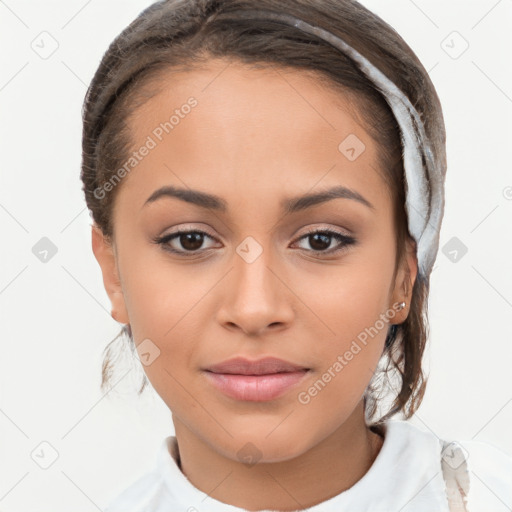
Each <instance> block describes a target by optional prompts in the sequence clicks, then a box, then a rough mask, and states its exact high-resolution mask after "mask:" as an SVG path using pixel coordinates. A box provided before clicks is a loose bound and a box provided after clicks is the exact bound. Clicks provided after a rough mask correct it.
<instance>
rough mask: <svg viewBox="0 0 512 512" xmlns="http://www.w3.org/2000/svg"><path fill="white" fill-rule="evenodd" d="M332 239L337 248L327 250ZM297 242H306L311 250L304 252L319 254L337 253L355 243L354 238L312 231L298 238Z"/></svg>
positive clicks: (330, 231) (329, 231)
mask: <svg viewBox="0 0 512 512" xmlns="http://www.w3.org/2000/svg"><path fill="white" fill-rule="evenodd" d="M333 239H334V240H336V241H337V242H338V247H335V248H334V249H329V247H330V246H331V243H332V241H333ZM299 240H307V242H308V244H309V245H310V247H311V249H307V248H306V249H305V250H307V251H308V252H317V253H319V254H333V253H337V252H340V251H342V250H344V249H346V248H347V247H348V246H349V245H352V244H354V243H355V242H356V240H355V238H353V237H351V236H347V235H344V234H342V233H339V232H337V231H332V230H313V231H310V232H309V233H306V235H304V236H302V237H300V238H299ZM327 249H329V250H327Z"/></svg>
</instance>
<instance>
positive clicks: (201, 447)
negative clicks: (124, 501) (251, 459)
mask: <svg viewBox="0 0 512 512" xmlns="http://www.w3.org/2000/svg"><path fill="white" fill-rule="evenodd" d="M356 412H357V413H358V414H355V413H356ZM362 412H363V409H362V402H361V403H360V404H359V405H358V407H357V411H354V413H353V414H352V415H351V417H350V418H348V420H347V421H346V422H345V423H343V425H341V426H340V427H339V428H338V429H337V430H335V431H334V432H332V433H331V434H330V435H329V436H328V437H326V438H324V439H322V440H321V441H320V442H319V443H318V444H316V445H314V446H312V447H311V448H310V449H309V450H307V451H306V452H304V453H302V454H300V455H299V456H296V457H293V458H290V459H288V460H284V461H280V462H258V463H257V464H255V465H253V466H248V465H245V464H243V463H241V462H240V461H238V460H237V459H236V454H234V458H230V457H226V456H224V455H223V454H220V453H219V452H217V451H216V450H215V449H213V448H212V446H211V445H210V444H208V443H206V442H205V441H204V439H202V438H200V437H198V436H197V435H196V434H195V433H193V432H192V431H191V430H189V429H188V427H187V426H186V425H185V424H183V423H182V422H180V421H179V419H177V418H175V417H174V416H173V422H174V426H175V431H176V438H177V441H178V446H179V453H180V468H181V470H182V472H183V473H184V474H185V476H186V477H187V478H188V479H189V480H190V482H191V483H192V484H193V485H194V486H195V487H196V488H198V489H200V490H201V491H203V492H205V493H207V494H208V495H209V496H210V497H211V498H213V499H216V500H218V501H221V502H224V503H227V504H230V505H233V506H236V507H240V508H244V509H246V510H262V509H271V510H274V509H278V510H283V511H285V510H297V509H303V508H307V507H311V506H313V505H316V504H318V503H321V502H322V501H325V500H327V499H330V498H332V497H333V496H336V495H338V494H340V493H341V492H343V491H345V490H347V489H349V488H350V487H352V486H353V485H354V484H355V483H356V482H357V481H359V480H360V479H361V478H362V477H363V476H364V475H365V474H366V473H367V471H368V470H369V469H370V467H371V465H372V464H373V462H374V460H375V458H376V457H377V455H378V453H379V452H380V449H381V447H382V444H383V438H382V437H381V436H380V435H378V434H376V433H374V432H372V431H371V430H370V429H369V428H368V427H367V426H366V424H365V421H364V413H363V414H361V413H362ZM235 452H236V450H235Z"/></svg>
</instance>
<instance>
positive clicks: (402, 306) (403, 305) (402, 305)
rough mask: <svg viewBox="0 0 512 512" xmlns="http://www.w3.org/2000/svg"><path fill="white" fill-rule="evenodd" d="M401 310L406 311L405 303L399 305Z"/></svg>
mask: <svg viewBox="0 0 512 512" xmlns="http://www.w3.org/2000/svg"><path fill="white" fill-rule="evenodd" d="M398 305H399V307H400V309H401V310H402V309H404V308H405V302H400V304H398Z"/></svg>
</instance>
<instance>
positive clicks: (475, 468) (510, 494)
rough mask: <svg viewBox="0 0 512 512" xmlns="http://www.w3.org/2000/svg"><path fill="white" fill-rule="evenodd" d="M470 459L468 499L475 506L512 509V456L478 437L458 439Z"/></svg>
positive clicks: (475, 508) (494, 509)
mask: <svg viewBox="0 0 512 512" xmlns="http://www.w3.org/2000/svg"><path fill="white" fill-rule="evenodd" d="M457 444H459V445H460V446H461V447H462V448H463V451H464V455H465V458H466V460H467V465H468V470H469V476H470V487H469V496H468V502H469V504H470V505H471V506H472V507H473V508H474V510H476V511H478V510H492V511H496V512H498V511H501V510H503V511H510V510H512V456H511V455H509V454H508V453H506V452H505V451H503V450H502V449H500V448H498V447H497V446H495V445H493V444H491V443H487V442H483V441H475V440H460V441H457Z"/></svg>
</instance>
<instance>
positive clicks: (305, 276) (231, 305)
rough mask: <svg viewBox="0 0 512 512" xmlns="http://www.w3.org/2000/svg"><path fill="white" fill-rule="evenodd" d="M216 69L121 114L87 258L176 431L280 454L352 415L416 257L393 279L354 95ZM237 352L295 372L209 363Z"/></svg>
mask: <svg viewBox="0 0 512 512" xmlns="http://www.w3.org/2000/svg"><path fill="white" fill-rule="evenodd" d="M227 64H228V63H227V61H222V60H219V61H215V60H212V61H210V63H209V65H208V67H207V68H205V69H202V70H195V71H189V72H186V73H179V74H176V73H175V74H169V75H168V76H167V77H166V78H167V81H166V82H164V83H165V84H166V85H165V86H164V87H163V89H162V91H161V92H160V93H159V94H158V95H156V96H153V97H152V98H150V99H149V100H148V101H147V102H146V103H145V104H144V105H143V106H142V107H139V109H138V110H137V111H136V113H135V115H133V116H132V117H131V119H130V127H131V131H132V135H133V140H134V146H133V150H134V151H137V152H138V153H137V156H136V157H135V158H136V160H135V159H134V160H133V161H132V162H131V164H132V165H131V169H130V171H129V172H128V173H127V174H126V176H124V177H123V179H122V181H121V183H120V184H119V185H117V186H118V187H119V190H116V199H115V203H114V209H113V225H114V245H113V246H110V245H109V244H108V243H107V242H106V241H105V240H104V239H103V237H102V235H101V233H100V231H99V230H98V229H95V228H93V248H94V252H95V255H96V257H97V259H98V261H99V263H100V265H101V268H102V271H103V278H104V284H105V287H106V290H107V292H108V294H109V296H110V299H111V301H112V315H113V317H114V318H115V319H116V320H118V321H119V322H122V323H129V324H130V325H131V329H132V333H133V337H134V341H135V343H136V345H137V346H138V349H139V354H141V359H142V360H143V362H144V363H145V364H144V365H143V367H144V371H145V372H146V375H147V377H148V379H149V380H150V382H151V384H152V385H153V387H154V388H155V390H156V391H157V392H158V394H159V395H160V396H161V397H162V399H163V400H164V402H165V403H166V404H167V405H168V407H169V408H170V409H171V411H172V415H173V421H174V424H175V427H176V431H177V432H178V431H185V430H186V431H187V432H188V433H190V434H192V435H194V436H195V437H196V438H197V439H199V440H201V441H202V442H203V443H206V444H207V445H209V446H210V447H212V449H214V450H216V451H217V452H218V453H220V454H222V455H224V456H226V457H229V458H231V459H233V460H236V459H237V458H240V453H243V450H242V452H240V450H241V449H242V448H243V447H245V448H243V449H244V450H257V451H258V457H260V458H261V460H262V461H269V462H270V461H278V460H286V459H290V458H292V457H295V456H298V455H300V454H301V453H304V452H305V451H307V450H308V449H310V448H311V447H313V446H315V445H317V444H319V443H320V442H322V441H323V440H324V439H326V438H327V437H328V436H330V435H331V434H333V433H334V432H335V431H336V430H337V429H339V428H340V427H341V426H342V425H344V424H346V422H347V421H348V420H349V419H350V418H351V417H353V416H354V414H356V411H357V414H361V411H362V409H361V407H360V405H361V400H362V397H363V395H364V392H365V389H366V387H367V386H368V383H369V381H370V379H371V377H372V374H373V372H374V370H375V368H376V366H377V363H378V361H379V358H380V356H381V353H382V351H383V347H384V341H385V338H386V333H387V330H388V328H389V325H390V324H398V323H401V322H403V321H404V320H405V317H406V313H405V310H403V311H397V308H396V304H397V303H399V302H401V301H402V300H406V301H407V303H409V301H408V300H407V299H408V298H407V296H406V295H405V294H404V286H405V281H406V278H407V274H409V279H412V282H414V278H415V276H416V260H415V255H414V253H413V252H412V251H410V252H409V253H408V256H407V259H406V264H405V265H404V266H401V267H400V269H399V271H398V273H397V274H396V275H395V274H394V271H395V261H396V252H395V236H396V234H395V229H394V223H393V209H392V203H391V198H390V195H389V193H388V191H387V189H386V184H385V182H384V181H383V179H382V177H381V175H380V174H379V172H378V163H377V162H378V153H377V151H378V148H377V145H376V143H375V142H374V141H373V140H372V139H371V138H370V137H369V135H368V134H367V133H366V132H365V131H364V129H363V128H362V126H361V125H360V124H358V122H357V121H356V119H355V118H354V117H353V116H352V115H351V112H353V110H352V108H353V105H351V104H350V102H349V100H348V99H346V100H345V99H344V98H341V97H340V93H337V92H334V91H328V90H326V88H325V86H320V85H318V83H317V82H315V80H314V78H312V77H311V75H307V74H305V73H303V72H301V71H284V70H280V71H279V73H278V72H276V71H274V70H268V69H266V70H261V69H260V70H256V69H249V68H247V67H244V66H242V65H239V64H235V63H231V64H230V65H229V66H227ZM226 66H227V67H226ZM191 97H192V98H194V100H190V98H191ZM187 105H190V106H188V107H187ZM173 114H175V116H174V118H173V119H172V120H171V122H170V123H169V119H170V118H171V116H172V115H173ZM166 122H167V123H168V124H167V125H166V124H165V123H166ZM171 123H172V125H171ZM164 127H165V128H164ZM143 147H146V148H147V149H146V150H144V149H140V148H143ZM135 162H136V163H135ZM127 168H128V167H127ZM330 189H336V193H333V194H331V196H330V198H329V196H327V195H323V196H322V195H321V194H322V193H324V192H326V191H327V190H330ZM173 191H174V192H173ZM176 191H178V192H176ZM179 191H181V192H179ZM192 191H197V193H192ZM206 194H207V195H208V196H206ZM319 194H320V195H319ZM305 195H313V196H316V199H315V198H313V199H310V200H308V199H303V200H298V198H300V197H301V196H305ZM209 196H215V197H209ZM178 230H179V231H180V232H184V233H185V234H183V233H181V234H177V233H178ZM408 282H410V281H408ZM411 285H412V283H411V284H410V285H409V287H410V286H411ZM234 357H242V358H245V359H247V360H250V361H255V360H259V359H261V358H264V357H275V358H279V359H281V360H284V361H287V362H289V363H291V364H293V365H297V367H298V368H300V370H298V371H296V372H290V373H288V374H287V375H286V374H281V375H280V376H276V375H275V374H274V375H273V376H271V375H268V376H267V377H266V381H264V379H265V378H263V377H261V376H260V377H254V376H253V377H247V376H245V377H240V376H238V377H235V376H233V375H231V376H226V375H224V376H222V371H221V374H217V375H216V376H213V375H212V372H210V371H207V369H208V368H210V369H211V367H212V366H213V365H216V364H218V363H221V362H223V361H226V360H228V359H232V358H234ZM303 369H306V370H303ZM267 370H268V369H267ZM235 373H236V372H235ZM267 373H273V372H271V371H267ZM274 373H275V372H274ZM247 443H252V444H249V445H248V444H247ZM248 447H249V448H248Z"/></svg>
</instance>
